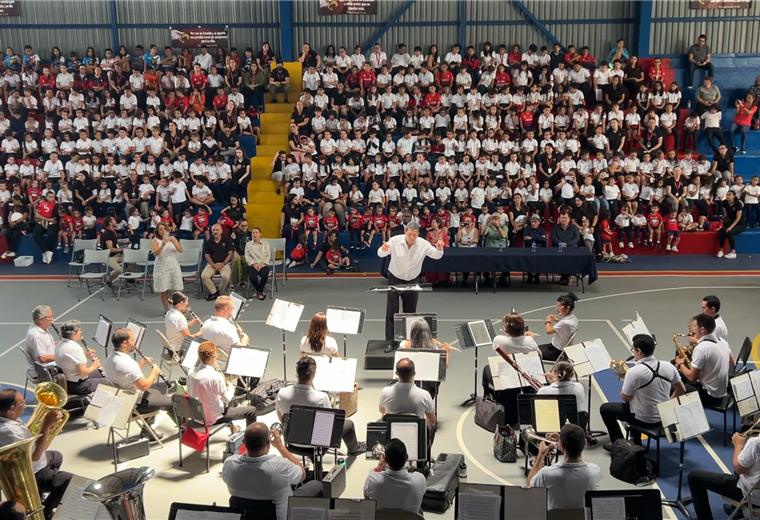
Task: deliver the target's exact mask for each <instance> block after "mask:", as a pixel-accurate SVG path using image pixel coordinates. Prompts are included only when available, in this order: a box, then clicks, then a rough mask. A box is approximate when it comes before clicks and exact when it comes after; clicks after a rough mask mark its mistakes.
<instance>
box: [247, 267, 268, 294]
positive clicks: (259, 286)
mask: <svg viewBox="0 0 760 520" xmlns="http://www.w3.org/2000/svg"><path fill="white" fill-rule="evenodd" d="M248 278H250V280H251V285H253V289H254V290H255V291H256V293H257V294H261V293H263V292H264V289H265V288H266V286H267V280H269V266H268V265H265V266H264V267H262V268H261V269H258V270H257V269H255V268H254V267H252V266H250V265H249V266H248Z"/></svg>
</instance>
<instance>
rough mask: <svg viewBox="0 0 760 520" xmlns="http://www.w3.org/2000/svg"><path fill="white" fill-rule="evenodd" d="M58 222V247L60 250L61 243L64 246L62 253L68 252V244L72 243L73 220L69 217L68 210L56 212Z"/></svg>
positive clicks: (61, 209)
mask: <svg viewBox="0 0 760 520" xmlns="http://www.w3.org/2000/svg"><path fill="white" fill-rule="evenodd" d="M58 220H59V221H60V223H61V224H60V228H59V231H58V247H57V249H61V243H63V244H64V245H65V249H64V250H63V252H64V253H68V252H69V243H71V244H73V243H74V233H73V231H74V219H72V218H71V215H69V210H68V209H66V208H60V209H59V210H58Z"/></svg>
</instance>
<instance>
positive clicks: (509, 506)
mask: <svg viewBox="0 0 760 520" xmlns="http://www.w3.org/2000/svg"><path fill="white" fill-rule="evenodd" d="M547 505H548V504H547V501H546V488H527V487H517V486H506V487H505V488H504V520H546V517H547Z"/></svg>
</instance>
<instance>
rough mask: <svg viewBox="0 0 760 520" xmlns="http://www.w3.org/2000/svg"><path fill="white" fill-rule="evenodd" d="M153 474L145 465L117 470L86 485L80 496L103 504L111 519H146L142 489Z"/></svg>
mask: <svg viewBox="0 0 760 520" xmlns="http://www.w3.org/2000/svg"><path fill="white" fill-rule="evenodd" d="M155 474H156V472H155V471H154V470H153V468H148V467H145V466H143V467H141V468H129V469H124V470H121V471H117V472H116V473H111V474H110V475H107V476H105V477H103V478H102V479H100V480H98V481H96V482H93V483H92V484H90V485H89V486H87V487H86V488H85V489H84V491H82V498H84V499H85V500H92V501H98V502H100V503H101V504H103V506H104V507H105V508H106V510H107V511H108V514H110V515H111V518H113V520H147V518H148V517H147V516H146V515H145V504H144V500H143V489H144V487H145V483H146V482H148V481H149V480H150V479H152V478H153V475H155Z"/></svg>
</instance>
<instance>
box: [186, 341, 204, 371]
mask: <svg viewBox="0 0 760 520" xmlns="http://www.w3.org/2000/svg"><path fill="white" fill-rule="evenodd" d="M200 346H201V344H200V343H198V342H197V341H192V340H191V341H190V343H189V345H188V347H187V351H186V352H185V359H183V360H182V366H183V367H185V368H186V369H188V370H192V369H193V368H195V365H197V364H198V347H200Z"/></svg>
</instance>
